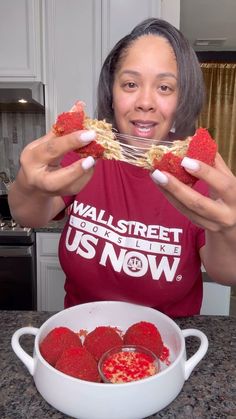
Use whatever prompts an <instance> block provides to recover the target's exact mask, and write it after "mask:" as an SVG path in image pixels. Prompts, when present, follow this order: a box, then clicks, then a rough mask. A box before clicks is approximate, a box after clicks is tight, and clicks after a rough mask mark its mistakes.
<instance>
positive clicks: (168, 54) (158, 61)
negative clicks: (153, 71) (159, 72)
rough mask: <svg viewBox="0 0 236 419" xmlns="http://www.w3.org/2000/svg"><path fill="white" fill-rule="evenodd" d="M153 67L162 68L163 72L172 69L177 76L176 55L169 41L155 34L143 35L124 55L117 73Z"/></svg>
mask: <svg viewBox="0 0 236 419" xmlns="http://www.w3.org/2000/svg"><path fill="white" fill-rule="evenodd" d="M152 66H154V67H155V68H157V67H160V68H162V69H163V71H166V70H167V69H171V72H174V73H175V74H177V63H176V57H175V53H174V50H173V48H172V46H171V45H170V43H169V42H168V40H167V39H166V38H164V37H163V36H158V35H153V34H150V35H142V36H140V37H139V38H137V39H136V40H134V41H133V42H132V43H131V44H130V45H129V47H128V48H127V49H126V51H125V52H124V54H122V57H121V59H120V62H119V66H118V68H117V71H126V70H125V69H127V70H128V69H132V68H137V69H138V68H140V69H141V68H144V67H152Z"/></svg>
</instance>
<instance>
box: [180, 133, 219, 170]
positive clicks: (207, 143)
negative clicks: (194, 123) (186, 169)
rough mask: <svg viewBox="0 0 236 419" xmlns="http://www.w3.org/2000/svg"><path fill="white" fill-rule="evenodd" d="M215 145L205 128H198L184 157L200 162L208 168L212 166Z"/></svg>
mask: <svg viewBox="0 0 236 419" xmlns="http://www.w3.org/2000/svg"><path fill="white" fill-rule="evenodd" d="M216 152H217V144H216V142H215V141H214V140H213V139H212V138H211V136H210V134H209V132H208V131H207V129H205V128H198V129H197V131H196V133H195V135H194V136H193V137H192V140H191V141H190V144H189V146H188V150H187V153H186V156H188V157H190V158H192V159H196V160H200V161H202V162H204V163H206V164H209V165H210V166H213V165H214V161H215V156H216Z"/></svg>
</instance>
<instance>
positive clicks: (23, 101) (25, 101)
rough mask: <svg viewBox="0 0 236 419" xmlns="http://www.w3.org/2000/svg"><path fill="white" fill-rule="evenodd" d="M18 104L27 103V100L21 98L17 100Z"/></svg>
mask: <svg viewBox="0 0 236 419" xmlns="http://www.w3.org/2000/svg"><path fill="white" fill-rule="evenodd" d="M18 102H19V103H28V100H26V99H24V98H22V99H18Z"/></svg>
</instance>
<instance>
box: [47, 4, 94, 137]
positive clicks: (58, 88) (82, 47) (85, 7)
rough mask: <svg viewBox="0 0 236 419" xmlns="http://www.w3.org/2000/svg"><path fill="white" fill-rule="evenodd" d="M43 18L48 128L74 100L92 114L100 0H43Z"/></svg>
mask: <svg viewBox="0 0 236 419" xmlns="http://www.w3.org/2000/svg"><path fill="white" fill-rule="evenodd" d="M44 20H45V22H44V26H45V57H46V58H45V60H46V65H45V73H46V74H45V76H46V98H45V99H46V109H47V112H46V126H47V130H48V129H49V128H50V127H51V125H52V124H53V123H54V121H55V119H56V116H57V115H58V114H59V113H61V112H64V111H67V110H69V109H70V108H71V107H72V106H73V104H74V103H75V101H77V100H82V101H84V102H85V103H86V112H87V114H88V115H90V116H93V112H94V105H95V95H96V86H97V78H96V77H97V74H98V68H100V66H101V0H86V1H85V0H70V1H67V0H47V1H46V3H45V14H44Z"/></svg>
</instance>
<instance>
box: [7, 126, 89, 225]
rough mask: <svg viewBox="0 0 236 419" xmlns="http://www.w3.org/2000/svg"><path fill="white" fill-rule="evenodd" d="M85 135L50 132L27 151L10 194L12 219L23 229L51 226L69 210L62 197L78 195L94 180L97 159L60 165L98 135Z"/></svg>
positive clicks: (28, 147) (78, 132)
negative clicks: (74, 151)
mask: <svg viewBox="0 0 236 419" xmlns="http://www.w3.org/2000/svg"><path fill="white" fill-rule="evenodd" d="M84 133H85V132H84V131H77V132H74V133H72V134H68V135H65V136H64V137H56V136H55V135H54V134H53V133H52V132H50V133H49V134H47V135H45V136H44V137H42V138H40V139H38V140H35V141H33V142H32V143H30V144H28V145H27V146H26V147H25V149H24V150H23V152H22V154H21V157H20V164H21V167H20V169H19V172H18V175H17V177H16V180H15V181H14V182H13V184H12V185H11V188H10V190H9V194H8V201H9V206H10V210H11V214H12V217H13V218H14V219H15V220H16V221H17V222H19V223H20V224H21V225H25V226H30V227H39V226H43V225H45V224H47V223H48V221H50V220H52V219H53V218H54V217H55V216H56V215H57V214H58V213H59V212H60V211H62V210H63V208H65V204H64V201H63V199H62V198H61V197H62V196H63V195H74V194H76V193H78V192H79V191H80V190H81V189H82V188H83V186H84V185H85V184H86V183H87V182H88V180H89V179H90V178H91V176H92V174H93V170H92V167H93V165H94V159H93V158H92V157H90V156H89V157H87V158H86V159H81V160H77V161H75V162H74V163H72V164H71V165H70V166H66V167H61V165H60V161H61V159H62V157H63V155H64V154H66V153H68V152H69V151H71V150H76V149H78V148H79V147H83V146H84V145H85V144H88V143H89V142H91V141H92V140H93V139H95V136H96V135H95V132H94V131H86V135H83V134H84ZM89 133H90V134H89Z"/></svg>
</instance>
